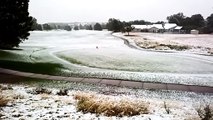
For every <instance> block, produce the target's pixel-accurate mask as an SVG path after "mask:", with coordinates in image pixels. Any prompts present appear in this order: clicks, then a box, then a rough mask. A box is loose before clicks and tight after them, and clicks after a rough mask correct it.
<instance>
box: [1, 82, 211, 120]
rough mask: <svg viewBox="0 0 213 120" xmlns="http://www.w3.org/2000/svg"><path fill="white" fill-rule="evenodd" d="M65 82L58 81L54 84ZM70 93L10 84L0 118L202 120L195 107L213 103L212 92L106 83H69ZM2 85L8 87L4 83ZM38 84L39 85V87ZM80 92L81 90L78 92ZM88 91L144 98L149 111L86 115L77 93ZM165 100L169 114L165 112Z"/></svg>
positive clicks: (110, 96) (98, 93)
mask: <svg viewBox="0 0 213 120" xmlns="http://www.w3.org/2000/svg"><path fill="white" fill-rule="evenodd" d="M56 83H57V84H59V86H60V84H62V83H60V82H57V81H56V82H55V84H56ZM66 84H67V87H70V88H72V89H69V92H68V96H59V95H56V93H57V92H58V91H59V88H53V87H51V88H47V89H48V90H49V91H51V92H52V93H51V94H32V93H33V90H34V89H35V88H36V86H34V87H33V86H29V85H9V86H10V87H9V88H12V89H6V90H3V94H2V95H5V96H8V98H10V99H11V101H10V102H9V103H8V104H7V106H5V107H2V108H0V116H1V117H0V118H1V119H3V120H4V119H5V120H8V119H10V120H20V119H34V120H35V119H56V120H57V119H58V120H59V119H60V120H61V119H63V120H150V119H151V120H199V116H198V114H197V111H196V109H197V108H199V107H200V106H205V105H207V104H210V105H212V104H213V95H212V94H197V93H187V92H177V91H148V90H141V89H129V88H121V87H112V86H105V85H99V86H96V85H90V84H83V83H66ZM1 86H4V87H5V86H8V85H5V84H4V85H2V84H1ZM37 87H38V86H37ZM79 91H81V92H79ZM76 93H77V94H80V93H88V94H95V95H98V96H103V97H106V96H107V97H109V99H114V100H118V99H127V100H128V99H129V100H130V101H133V100H142V101H144V102H145V103H147V105H148V109H149V114H141V115H137V116H131V117H128V116H125V117H116V116H112V117H107V116H103V115H96V114H92V113H87V114H83V113H82V112H81V111H77V108H76V107H77V105H76V102H77V101H76V100H75V99H74V95H75V94H76ZM164 102H165V103H166V106H167V109H169V111H170V112H169V114H168V113H167V112H166V109H165V106H164Z"/></svg>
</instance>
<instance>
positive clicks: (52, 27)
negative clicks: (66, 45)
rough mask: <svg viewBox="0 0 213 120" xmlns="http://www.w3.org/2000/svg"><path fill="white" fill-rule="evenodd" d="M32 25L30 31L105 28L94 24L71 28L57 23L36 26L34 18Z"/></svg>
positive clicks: (103, 25)
mask: <svg viewBox="0 0 213 120" xmlns="http://www.w3.org/2000/svg"><path fill="white" fill-rule="evenodd" d="M32 21H33V25H32V30H38V31H42V30H47V31H48V30H67V31H72V30H98V31H101V30H103V28H105V24H100V23H96V24H94V25H90V24H86V25H81V24H80V25H74V26H71V25H69V24H57V23H51V24H49V23H45V24H38V23H37V20H36V18H33V19H32Z"/></svg>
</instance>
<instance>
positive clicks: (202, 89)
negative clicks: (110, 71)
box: [0, 68, 213, 93]
mask: <svg viewBox="0 0 213 120" xmlns="http://www.w3.org/2000/svg"><path fill="white" fill-rule="evenodd" d="M10 76H18V77H28V78H39V79H47V80H65V81H71V82H82V83H91V84H106V85H113V86H120V87H130V88H140V89H149V90H177V91H186V92H196V93H213V87H208V86H197V85H183V84H171V83H151V82H139V81H126V80H115V79H98V78H80V77H63V76H52V75H44V74H35V73H28V72H20V71H15V70H9V69H4V68H0V80H2V79H4V78H5V77H10ZM14 78H15V77H14Z"/></svg>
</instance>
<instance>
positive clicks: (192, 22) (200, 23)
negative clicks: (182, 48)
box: [106, 13, 213, 34]
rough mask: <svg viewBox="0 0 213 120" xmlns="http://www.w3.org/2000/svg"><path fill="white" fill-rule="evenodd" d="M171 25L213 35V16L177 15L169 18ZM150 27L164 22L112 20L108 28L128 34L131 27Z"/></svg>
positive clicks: (187, 30)
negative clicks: (174, 24)
mask: <svg viewBox="0 0 213 120" xmlns="http://www.w3.org/2000/svg"><path fill="white" fill-rule="evenodd" d="M167 20H168V22H169V23H176V24H177V25H178V26H182V27H183V28H182V30H185V31H186V32H188V33H189V32H190V31H191V30H193V29H197V30H199V31H200V33H207V34H209V33H213V14H211V15H210V16H209V17H207V18H206V19H204V18H203V16H202V15H201V14H195V15H192V16H191V17H186V16H185V15H184V14H183V13H177V14H174V15H171V16H168V17H167ZM133 24H134V25H150V24H164V21H158V22H154V23H152V22H148V21H145V20H135V21H130V22H125V21H123V22H121V21H120V20H118V19H114V18H110V19H109V20H108V23H107V24H106V27H107V29H108V30H109V31H113V32H128V31H130V30H132V29H133V28H131V25H133Z"/></svg>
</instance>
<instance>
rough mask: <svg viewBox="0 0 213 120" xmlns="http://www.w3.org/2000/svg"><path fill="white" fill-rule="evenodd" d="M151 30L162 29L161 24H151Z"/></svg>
mask: <svg viewBox="0 0 213 120" xmlns="http://www.w3.org/2000/svg"><path fill="white" fill-rule="evenodd" d="M152 28H157V29H164V28H163V26H162V24H153V25H152Z"/></svg>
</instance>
